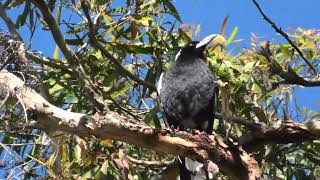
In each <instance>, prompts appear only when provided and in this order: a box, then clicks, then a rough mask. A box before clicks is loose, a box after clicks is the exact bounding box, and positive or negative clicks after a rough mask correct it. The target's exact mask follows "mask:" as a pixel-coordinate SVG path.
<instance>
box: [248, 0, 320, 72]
mask: <svg viewBox="0 0 320 180" xmlns="http://www.w3.org/2000/svg"><path fill="white" fill-rule="evenodd" d="M252 2H253V4H254V5H255V6H256V7H257V9H258V11H259V12H260V14H261V15H262V17H263V19H264V20H266V21H267V22H268V23H269V24H270V25H271V27H272V28H273V29H274V30H275V31H276V32H277V33H279V34H280V35H281V36H283V37H284V38H285V39H286V40H287V41H288V43H289V44H290V45H291V46H292V47H293V48H294V49H295V50H296V51H297V52H298V54H299V55H300V57H301V58H302V59H303V60H304V62H305V63H306V64H307V65H308V66H309V68H310V69H311V70H312V72H313V73H314V74H317V71H316V69H315V68H314V67H313V66H312V64H311V63H310V62H309V61H308V60H307V59H306V58H305V57H304V55H303V53H302V52H301V50H300V49H299V48H298V46H297V45H296V44H295V43H293V42H292V41H291V39H290V38H289V36H288V34H287V33H285V32H283V31H282V30H281V28H278V27H277V25H276V24H275V23H274V22H273V21H272V20H270V19H269V18H268V17H267V16H266V14H265V13H264V12H263V11H262V9H261V7H260V5H259V4H258V2H257V1H256V0H252Z"/></svg>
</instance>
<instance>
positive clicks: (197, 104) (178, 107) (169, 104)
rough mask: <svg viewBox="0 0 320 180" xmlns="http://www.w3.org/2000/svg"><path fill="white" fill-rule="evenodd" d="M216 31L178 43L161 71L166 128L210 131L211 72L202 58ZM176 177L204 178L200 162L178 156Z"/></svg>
mask: <svg viewBox="0 0 320 180" xmlns="http://www.w3.org/2000/svg"><path fill="white" fill-rule="evenodd" d="M217 36H219V38H221V36H220V35H217V34H212V35H209V36H207V37H206V38H204V39H203V40H201V41H200V42H198V41H192V42H189V43H187V44H186V45H185V46H184V47H182V48H181V49H180V50H179V51H178V53H177V54H176V56H175V59H174V61H173V62H172V63H171V65H170V67H169V68H168V69H167V70H166V72H164V73H162V74H161V76H160V78H159V82H158V86H157V90H158V94H159V99H160V108H161V110H162V111H163V113H164V115H165V117H166V121H167V124H168V125H169V127H170V128H174V129H179V130H195V129H196V130H200V131H205V132H207V133H212V131H213V120H214V110H215V108H216V107H215V104H216V103H215V101H216V97H215V92H216V86H215V80H216V78H215V75H214V74H213V72H212V71H211V70H210V68H209V67H208V65H207V64H206V63H205V62H204V61H203V53H204V50H205V49H206V47H207V45H208V44H209V43H210V42H211V41H212V40H213V39H215V38H216V37H217ZM180 159H181V167H180V179H183V180H184V179H200V178H208V173H204V172H205V171H204V170H201V169H202V167H203V165H202V164H201V163H199V162H197V161H193V160H191V159H188V158H180Z"/></svg>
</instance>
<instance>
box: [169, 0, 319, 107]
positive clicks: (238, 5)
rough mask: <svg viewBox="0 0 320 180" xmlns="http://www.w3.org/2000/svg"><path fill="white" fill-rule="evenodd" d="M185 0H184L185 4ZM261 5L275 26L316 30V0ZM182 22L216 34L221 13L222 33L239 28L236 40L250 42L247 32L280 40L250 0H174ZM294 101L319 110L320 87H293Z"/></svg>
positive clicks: (265, 1)
mask: <svg viewBox="0 0 320 180" xmlns="http://www.w3.org/2000/svg"><path fill="white" fill-rule="evenodd" d="M187 2H188V3H187ZM258 3H259V4H260V6H261V8H262V9H263V10H264V12H265V13H266V14H267V15H268V17H269V18H270V19H272V20H273V21H274V22H275V23H276V24H277V25H278V26H279V27H281V28H282V29H283V30H286V29H287V27H289V26H290V27H292V28H293V29H296V28H298V27H301V28H304V29H320V21H319V20H320V14H319V13H317V12H318V11H319V7H320V1H319V0H304V1H292V0H291V1H290V0H260V1H259V0H258ZM175 5H176V8H177V9H178V11H179V13H180V15H181V18H182V20H183V21H184V23H190V24H200V25H201V29H202V30H201V37H204V36H206V35H208V34H210V33H219V31H220V27H221V23H222V21H223V19H224V17H225V16H227V15H228V16H229V22H228V25H227V31H226V35H229V34H230V33H231V32H232V30H233V28H234V27H235V26H237V27H238V28H239V30H238V33H237V35H236V39H244V40H245V42H248V41H250V35H251V33H254V34H256V35H258V36H259V37H261V38H262V39H264V40H271V39H276V41H277V42H284V39H283V37H280V36H279V35H277V34H276V33H275V31H274V30H273V29H272V28H271V26H270V25H269V24H267V22H266V21H264V20H263V19H262V18H261V16H260V14H259V12H258V10H257V9H256V8H255V6H254V4H253V3H252V1H251V0H233V1H231V0H222V1H221V0H220V1H218V0H188V1H186V0H176V1H175ZM295 93H296V98H297V103H298V105H299V106H300V107H307V108H310V109H311V110H313V111H317V112H319V111H320V105H319V104H318V103H319V102H320V88H297V89H296V90H295Z"/></svg>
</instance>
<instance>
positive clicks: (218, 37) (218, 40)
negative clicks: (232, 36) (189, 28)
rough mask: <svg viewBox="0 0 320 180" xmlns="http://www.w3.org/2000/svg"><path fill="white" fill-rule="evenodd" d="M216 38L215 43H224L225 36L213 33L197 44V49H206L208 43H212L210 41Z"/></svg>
mask: <svg viewBox="0 0 320 180" xmlns="http://www.w3.org/2000/svg"><path fill="white" fill-rule="evenodd" d="M212 40H214V43H215V44H223V43H224V41H225V39H224V37H223V36H221V35H220V34H211V35H209V36H207V37H205V38H204V39H202V40H201V41H200V42H199V43H198V44H197V45H196V49H197V50H198V51H204V49H205V48H206V47H207V46H208V44H210V42H211V41H212Z"/></svg>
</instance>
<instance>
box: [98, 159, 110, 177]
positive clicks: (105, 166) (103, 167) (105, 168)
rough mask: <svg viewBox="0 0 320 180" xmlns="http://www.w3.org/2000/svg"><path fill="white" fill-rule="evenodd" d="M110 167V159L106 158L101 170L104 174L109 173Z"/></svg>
mask: <svg viewBox="0 0 320 180" xmlns="http://www.w3.org/2000/svg"><path fill="white" fill-rule="evenodd" d="M108 168H109V161H108V160H106V161H104V162H103V164H102V166H101V169H100V171H101V172H102V173H103V174H104V175H107V174H108Z"/></svg>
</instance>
